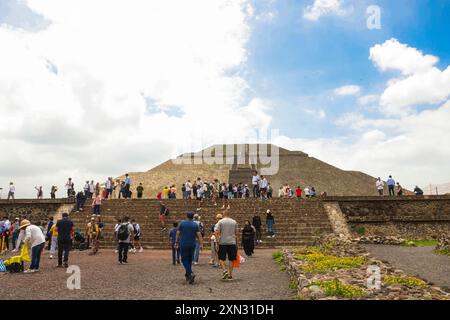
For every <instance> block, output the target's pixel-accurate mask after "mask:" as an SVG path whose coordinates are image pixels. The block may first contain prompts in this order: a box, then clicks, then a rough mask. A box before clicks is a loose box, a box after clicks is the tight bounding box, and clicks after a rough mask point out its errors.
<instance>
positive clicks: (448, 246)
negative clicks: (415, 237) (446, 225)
mask: <svg viewBox="0 0 450 320" xmlns="http://www.w3.org/2000/svg"><path fill="white" fill-rule="evenodd" d="M436 252H438V253H443V254H450V235H447V234H442V235H441V236H440V237H439V239H438V243H437V245H436Z"/></svg>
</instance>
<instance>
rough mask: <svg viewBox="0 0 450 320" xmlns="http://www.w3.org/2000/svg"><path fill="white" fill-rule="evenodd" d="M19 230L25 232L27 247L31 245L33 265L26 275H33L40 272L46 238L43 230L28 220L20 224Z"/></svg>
mask: <svg viewBox="0 0 450 320" xmlns="http://www.w3.org/2000/svg"><path fill="white" fill-rule="evenodd" d="M19 229H21V230H24V231H25V238H24V243H25V245H27V244H28V243H30V246H31V264H30V268H29V269H28V270H25V271H24V272H25V273H33V272H36V271H39V263H40V261H41V254H42V250H43V249H44V246H45V236H44V233H43V232H42V230H41V229H40V228H39V227H38V226H35V225H33V224H31V223H30V221H28V220H27V219H23V220H22V221H21V222H20V227H19Z"/></svg>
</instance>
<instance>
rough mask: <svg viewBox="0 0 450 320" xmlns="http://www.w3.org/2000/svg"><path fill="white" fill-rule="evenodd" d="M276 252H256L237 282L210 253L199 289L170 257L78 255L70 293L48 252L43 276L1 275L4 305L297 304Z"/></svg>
mask: <svg viewBox="0 0 450 320" xmlns="http://www.w3.org/2000/svg"><path fill="white" fill-rule="evenodd" d="M273 251H274V250H270V249H261V250H256V255H255V256H254V257H252V258H250V259H248V260H247V261H246V262H245V263H244V264H243V265H242V266H241V267H240V268H239V269H237V270H236V271H235V274H234V277H235V280H233V281H231V282H227V281H223V280H221V270H220V269H216V268H212V267H211V266H210V265H208V260H209V251H208V252H204V253H202V256H201V258H200V264H199V265H197V266H194V273H195V274H196V275H197V278H196V283H195V284H194V285H189V284H187V283H186V281H185V280H184V268H183V267H182V266H179V265H178V266H173V265H172V263H171V259H172V258H171V253H170V251H164V250H147V251H144V252H143V253H136V254H130V255H129V259H128V260H129V264H128V265H119V264H118V263H117V255H116V254H115V253H114V252H113V251H112V250H102V251H101V252H100V253H99V254H98V255H96V256H88V254H87V252H86V251H84V252H79V251H73V252H71V257H70V264H74V265H78V266H79V267H80V269H81V290H69V289H67V286H66V283H67V278H68V277H69V276H70V274H67V273H66V272H65V271H66V270H65V269H57V268H55V267H54V266H55V264H56V260H50V259H48V253H47V252H45V253H43V255H42V260H41V271H40V272H38V273H34V274H2V273H0V299H186V300H188V299H232V300H235V299H251V300H253V299H255V300H258V299H268V300H270V299H279V300H286V299H292V298H293V292H292V291H291V290H290V289H289V288H288V286H289V277H288V275H287V273H286V272H280V271H279V269H278V266H277V265H276V264H275V262H274V261H273V259H272V252H273ZM2 259H5V257H2Z"/></svg>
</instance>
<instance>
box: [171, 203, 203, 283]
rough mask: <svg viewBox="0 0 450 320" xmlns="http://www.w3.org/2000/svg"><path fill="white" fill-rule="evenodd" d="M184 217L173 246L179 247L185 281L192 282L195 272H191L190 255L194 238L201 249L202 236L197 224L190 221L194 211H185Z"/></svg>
mask: <svg viewBox="0 0 450 320" xmlns="http://www.w3.org/2000/svg"><path fill="white" fill-rule="evenodd" d="M186 217H187V220H184V221H182V222H181V223H180V226H179V227H178V231H177V238H176V244H175V245H176V247H175V248H180V255H181V262H182V263H183V266H184V269H185V270H186V273H185V278H186V281H188V282H189V283H190V284H193V283H194V280H195V274H194V273H193V272H192V257H193V255H194V252H195V240H196V239H198V240H199V241H200V250H202V249H203V238H202V234H201V233H200V228H199V226H198V224H197V223H195V222H194V221H192V220H193V219H194V213H193V212H190V211H189V212H187V213H186Z"/></svg>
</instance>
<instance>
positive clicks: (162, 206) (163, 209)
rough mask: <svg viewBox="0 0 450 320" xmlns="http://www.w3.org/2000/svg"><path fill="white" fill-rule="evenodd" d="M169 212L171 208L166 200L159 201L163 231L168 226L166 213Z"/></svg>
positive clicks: (160, 221)
mask: <svg viewBox="0 0 450 320" xmlns="http://www.w3.org/2000/svg"><path fill="white" fill-rule="evenodd" d="M168 214H169V208H167V206H166V205H165V204H164V202H162V201H160V202H159V223H160V225H161V232H162V231H165V230H166V229H167V228H166V215H168Z"/></svg>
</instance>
